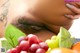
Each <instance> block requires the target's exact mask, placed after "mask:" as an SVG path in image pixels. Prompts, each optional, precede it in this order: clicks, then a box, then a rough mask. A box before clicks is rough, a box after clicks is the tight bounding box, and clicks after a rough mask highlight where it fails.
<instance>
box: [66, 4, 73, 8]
mask: <svg viewBox="0 0 80 53" xmlns="http://www.w3.org/2000/svg"><path fill="white" fill-rule="evenodd" d="M66 6H67V7H68V8H74V6H73V5H71V4H66Z"/></svg>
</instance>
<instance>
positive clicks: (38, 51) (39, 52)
mask: <svg viewBox="0 0 80 53" xmlns="http://www.w3.org/2000/svg"><path fill="white" fill-rule="evenodd" d="M36 53H46V51H45V50H44V49H42V48H39V49H37V50H36Z"/></svg>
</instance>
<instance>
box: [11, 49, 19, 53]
mask: <svg viewBox="0 0 80 53" xmlns="http://www.w3.org/2000/svg"><path fill="white" fill-rule="evenodd" d="M10 52H11V53H18V52H17V49H16V48H12V49H11V51H10Z"/></svg>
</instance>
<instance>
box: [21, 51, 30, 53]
mask: <svg viewBox="0 0 80 53" xmlns="http://www.w3.org/2000/svg"><path fill="white" fill-rule="evenodd" d="M20 53H28V52H27V51H21V52H20Z"/></svg>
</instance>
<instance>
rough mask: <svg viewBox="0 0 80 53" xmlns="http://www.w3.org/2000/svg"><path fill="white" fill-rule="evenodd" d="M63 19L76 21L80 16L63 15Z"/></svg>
mask: <svg viewBox="0 0 80 53" xmlns="http://www.w3.org/2000/svg"><path fill="white" fill-rule="evenodd" d="M65 17H67V18H69V19H72V20H74V19H78V18H79V17H80V15H75V16H74V15H65Z"/></svg>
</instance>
